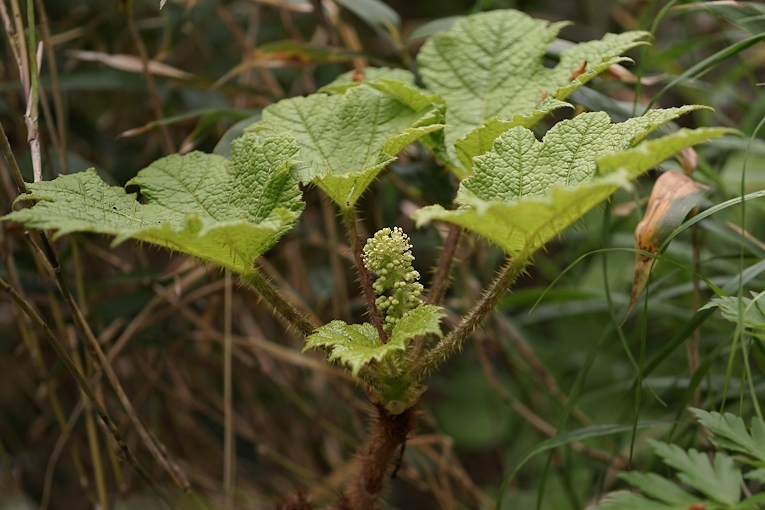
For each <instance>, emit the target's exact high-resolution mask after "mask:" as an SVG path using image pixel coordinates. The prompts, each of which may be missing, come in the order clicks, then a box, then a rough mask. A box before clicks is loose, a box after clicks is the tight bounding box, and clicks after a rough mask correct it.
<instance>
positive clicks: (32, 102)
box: [24, 2, 43, 182]
mask: <svg viewBox="0 0 765 510" xmlns="http://www.w3.org/2000/svg"><path fill="white" fill-rule="evenodd" d="M27 27H28V30H27V33H28V34H29V93H28V94H27V111H26V113H25V114H24V123H25V124H26V126H27V141H28V142H29V149H30V151H31V153H32V173H33V175H34V180H35V182H40V181H42V180H43V176H42V156H41V155H40V134H39V128H38V126H37V119H38V117H39V113H38V107H39V100H40V80H39V79H38V73H37V51H36V48H37V42H36V37H35V7H34V4H33V3H32V2H27Z"/></svg>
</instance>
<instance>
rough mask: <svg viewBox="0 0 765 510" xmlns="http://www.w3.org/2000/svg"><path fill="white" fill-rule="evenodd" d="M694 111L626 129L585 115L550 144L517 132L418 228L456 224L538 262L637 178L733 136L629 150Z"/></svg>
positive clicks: (659, 113) (704, 132) (647, 118)
mask: <svg viewBox="0 0 765 510" xmlns="http://www.w3.org/2000/svg"><path fill="white" fill-rule="evenodd" d="M694 108H696V107H694V106H686V107H683V108H674V109H667V110H652V111H650V112H648V113H647V114H646V115H644V116H643V117H636V118H633V119H629V120H627V121H626V122H623V123H620V124H611V123H610V121H609V118H608V116H607V114H605V113H603V112H597V113H584V114H581V115H579V116H577V117H575V118H574V119H571V120H568V121H562V122H559V123H558V124H556V125H555V126H553V127H552V128H551V129H550V131H549V132H548V133H547V134H546V135H545V137H544V139H543V141H542V142H539V141H537V139H536V138H535V136H534V134H533V133H532V132H531V131H530V130H528V129H526V128H523V127H514V128H512V129H510V130H509V131H507V132H505V133H503V134H502V135H500V136H499V137H498V138H497V140H496V142H495V143H494V146H493V148H492V150H491V152H489V153H487V154H485V155H483V156H479V157H477V158H476V159H475V168H474V171H473V175H472V176H470V177H469V178H467V179H465V180H463V181H462V183H461V184H460V189H459V192H458V194H457V198H456V200H455V202H456V203H457V204H459V205H460V207H459V208H458V209H456V210H446V209H444V208H443V207H441V206H429V207H425V208H423V209H420V210H419V211H416V212H415V213H414V214H413V217H414V218H415V219H416V220H417V223H418V225H421V224H422V223H424V222H426V221H429V220H442V221H447V222H450V223H454V224H456V225H460V226H462V227H463V228H465V229H467V230H472V231H473V232H476V233H478V234H480V235H482V236H484V237H486V238H487V239H488V240H490V241H492V242H493V243H495V244H497V245H499V246H500V247H501V248H502V249H504V250H505V251H506V252H507V253H509V254H512V255H514V256H524V257H526V256H530V255H531V254H532V253H533V252H534V251H536V250H537V249H539V248H541V247H542V246H543V245H544V244H545V243H546V242H548V241H549V240H550V239H552V238H554V237H555V236H557V235H559V234H560V233H561V232H562V231H563V230H564V229H565V228H566V227H568V226H569V225H571V224H572V223H574V222H576V221H577V220H579V219H580V218H581V217H582V216H583V215H584V214H585V213H586V212H587V211H589V210H590V209H592V208H593V207H595V206H596V205H597V204H599V203H600V202H602V201H603V200H605V199H606V198H608V197H609V196H610V195H611V194H612V193H613V192H615V191H616V190H617V189H619V188H620V187H622V186H625V185H627V184H628V183H629V181H630V180H631V179H634V178H635V177H637V176H638V175H640V174H641V173H643V172H645V171H646V170H648V169H650V168H653V167H654V166H656V165H658V164H659V163H661V162H662V161H664V160H665V159H667V158H669V157H671V156H672V155H674V154H675V153H677V152H679V151H680V150H682V149H684V148H686V147H690V146H692V145H695V144H698V143H701V142H704V141H706V140H709V139H711V138H716V137H719V136H722V135H724V134H726V133H730V132H732V131H731V130H727V129H721V128H709V129H697V130H680V131H678V132H677V133H673V134H671V135H668V136H665V137H663V138H659V139H656V140H650V141H644V142H642V143H640V144H639V145H637V146H636V147H634V148H631V149H628V148H629V147H630V146H632V145H634V144H635V143H637V142H639V141H640V140H643V139H644V138H645V137H646V136H647V135H648V134H649V133H650V132H651V131H653V130H655V129H656V128H657V127H658V126H660V125H662V124H664V123H666V122H669V121H670V120H671V119H673V118H675V117H676V116H677V115H679V114H681V113H685V112H687V111H689V110H692V109H694ZM625 149H626V150H625Z"/></svg>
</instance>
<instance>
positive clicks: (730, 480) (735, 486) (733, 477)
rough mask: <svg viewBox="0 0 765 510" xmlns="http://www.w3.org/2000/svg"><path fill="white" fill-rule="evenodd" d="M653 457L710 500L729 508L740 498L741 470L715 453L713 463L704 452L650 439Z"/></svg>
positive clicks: (721, 454) (726, 457)
mask: <svg viewBox="0 0 765 510" xmlns="http://www.w3.org/2000/svg"><path fill="white" fill-rule="evenodd" d="M649 442H650V443H651V446H653V449H654V451H655V452H656V454H657V455H658V456H659V457H661V458H662V459H663V460H664V463H665V464H667V465H668V466H671V467H673V468H675V469H677V471H678V473H677V477H678V478H679V479H680V480H681V481H682V482H683V483H685V484H687V485H689V486H691V487H693V488H694V489H696V490H698V491H699V492H701V493H702V494H704V495H706V496H707V497H708V498H709V499H711V500H712V501H715V502H717V503H721V504H724V505H732V504H734V503H737V502H738V501H739V500H740V499H741V482H742V478H741V471H740V470H739V469H738V468H737V467H736V466H735V465H734V464H733V459H731V458H730V457H728V456H727V455H725V454H724V453H720V452H718V453H716V454H715V460H714V464H712V462H711V461H710V460H709V456H708V455H707V454H706V453H704V452H699V451H698V450H694V449H693V448H691V449H690V450H687V451H686V450H683V449H682V448H680V447H679V446H677V445H673V444H667V443H662V442H660V441H655V440H651V439H649Z"/></svg>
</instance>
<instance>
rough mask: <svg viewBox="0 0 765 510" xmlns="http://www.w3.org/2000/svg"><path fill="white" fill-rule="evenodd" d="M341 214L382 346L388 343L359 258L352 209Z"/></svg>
mask: <svg viewBox="0 0 765 510" xmlns="http://www.w3.org/2000/svg"><path fill="white" fill-rule="evenodd" d="M342 214H343V221H344V222H345V230H346V231H347V233H348V240H349V241H350V242H351V250H352V251H353V260H355V261H356V268H357V269H358V270H359V280H360V281H361V287H362V289H363V290H364V297H365V298H366V299H367V308H368V309H369V317H370V318H371V319H372V324H374V327H375V329H377V334H378V335H379V336H380V342H381V343H383V344H385V343H388V334H387V333H385V331H384V330H383V321H382V317H381V316H380V311H379V310H378V309H377V305H376V304H375V291H374V289H373V288H372V279H371V278H369V273H368V272H367V268H366V266H365V265H364V261H363V259H362V257H361V249H362V248H361V239H360V238H359V231H358V229H357V228H356V215H355V214H354V212H353V208H348V209H343V212H342Z"/></svg>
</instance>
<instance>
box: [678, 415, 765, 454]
mask: <svg viewBox="0 0 765 510" xmlns="http://www.w3.org/2000/svg"><path fill="white" fill-rule="evenodd" d="M691 412H692V413H693V414H695V415H696V417H697V418H698V420H699V423H700V424H701V425H703V426H704V427H706V428H707V429H708V430H709V431H710V432H711V433H712V434H713V436H712V437H711V440H712V441H713V442H714V443H715V444H716V445H718V446H719V447H721V448H725V449H726V450H731V451H734V452H741V453H744V454H746V455H749V456H751V457H754V458H755V459H756V460H757V461H758V463H759V464H760V465H761V466H765V425H764V424H763V423H762V421H760V420H759V419H757V418H753V419H752V431H751V434H750V433H749V432H748V431H747V430H746V425H745V424H744V420H743V419H741V418H740V417H739V416H736V415H735V414H732V413H725V414H720V413H717V412H708V411H704V410H702V409H691Z"/></svg>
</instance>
